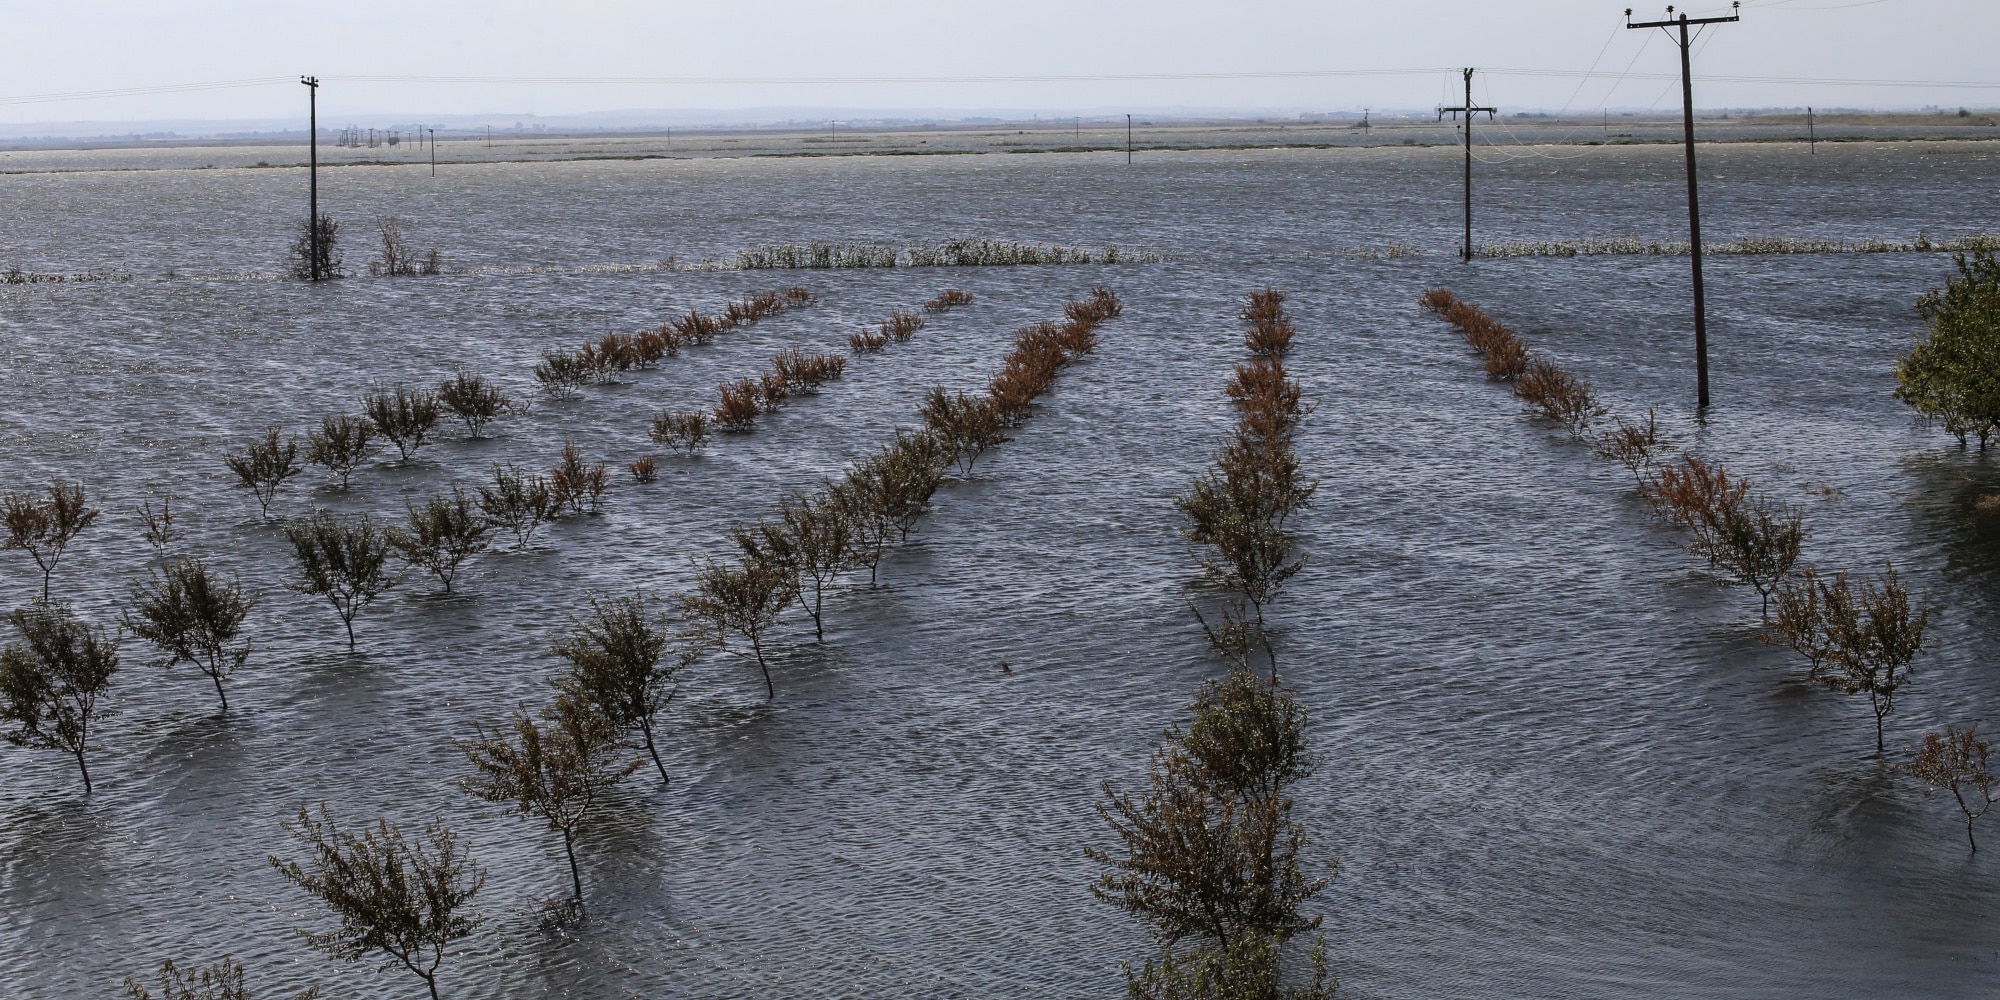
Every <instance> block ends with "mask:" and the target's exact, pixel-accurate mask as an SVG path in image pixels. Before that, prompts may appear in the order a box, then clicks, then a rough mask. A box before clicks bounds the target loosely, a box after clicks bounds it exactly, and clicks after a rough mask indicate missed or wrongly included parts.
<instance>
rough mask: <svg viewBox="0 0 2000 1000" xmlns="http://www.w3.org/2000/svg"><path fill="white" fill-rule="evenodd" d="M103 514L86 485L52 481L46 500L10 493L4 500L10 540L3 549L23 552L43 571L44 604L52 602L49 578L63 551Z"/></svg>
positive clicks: (0, 507)
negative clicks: (92, 500)
mask: <svg viewBox="0 0 2000 1000" xmlns="http://www.w3.org/2000/svg"><path fill="white" fill-rule="evenodd" d="M100 513H103V512H102V511H100V510H98V509H97V508H95V507H92V506H90V502H89V500H88V499H87V498H85V496H84V493H83V484H82V483H70V484H65V483H64V482H63V481H62V480H60V479H56V480H51V481H50V482H49V490H48V493H47V495H46V499H44V498H41V497H37V496H35V495H34V494H32V493H13V492H9V493H7V494H6V495H5V496H4V497H0V520H4V521H5V522H6V526H7V540H6V542H5V543H0V548H5V549H22V550H25V551H26V552H27V553H28V557H29V558H31V559H33V560H34V561H35V565H36V566H37V567H38V568H40V569H41V571H42V603H43V604H47V603H49V578H50V577H52V576H54V575H55V572H56V564H57V563H60V562H61V561H62V557H63V552H64V551H65V550H67V549H68V548H69V543H70V542H72V541H75V540H76V536H77V535H78V534H79V533H80V532H82V531H83V529H85V528H88V527H90V525H91V522H93V521H95V520H97V515H98V514H100Z"/></svg>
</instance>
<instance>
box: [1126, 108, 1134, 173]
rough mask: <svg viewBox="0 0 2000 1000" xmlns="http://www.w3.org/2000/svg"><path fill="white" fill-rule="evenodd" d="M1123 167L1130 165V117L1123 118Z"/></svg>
mask: <svg viewBox="0 0 2000 1000" xmlns="http://www.w3.org/2000/svg"><path fill="white" fill-rule="evenodd" d="M1125 165H1126V166H1128V167H1129V166H1131V165H1132V116H1131V115H1126V116H1125Z"/></svg>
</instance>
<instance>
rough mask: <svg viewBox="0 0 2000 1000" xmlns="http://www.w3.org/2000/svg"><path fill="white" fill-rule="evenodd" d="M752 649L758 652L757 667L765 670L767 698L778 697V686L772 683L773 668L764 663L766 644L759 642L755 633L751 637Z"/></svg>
mask: <svg viewBox="0 0 2000 1000" xmlns="http://www.w3.org/2000/svg"><path fill="white" fill-rule="evenodd" d="M750 649H751V650H752V651H753V652H755V653H756V654H757V668H758V669H760V670H762V671H764V697H765V699H766V700H767V701H768V700H772V699H775V698H777V697H778V688H777V685H775V684H772V683H771V668H770V667H769V666H768V665H767V664H765V663H764V644H763V643H761V642H758V641H757V637H756V636H754V635H753V636H751V637H750Z"/></svg>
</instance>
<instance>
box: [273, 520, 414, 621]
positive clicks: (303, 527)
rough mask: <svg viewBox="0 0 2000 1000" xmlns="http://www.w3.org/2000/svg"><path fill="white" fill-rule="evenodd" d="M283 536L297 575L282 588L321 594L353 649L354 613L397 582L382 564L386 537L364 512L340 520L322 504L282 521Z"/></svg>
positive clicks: (385, 556)
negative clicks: (309, 512) (299, 517)
mask: <svg viewBox="0 0 2000 1000" xmlns="http://www.w3.org/2000/svg"><path fill="white" fill-rule="evenodd" d="M285 537H286V538H287V539H288V540H290V541H291V543H292V552H293V555H294V556H295V557H296V558H297V560H298V564H299V577H298V579H297V580H294V581H292V582H290V583H287V584H285V587H286V588H287V589H289V590H292V591H294V592H296V593H300V594H308V595H312V596H315V597H324V598H326V599H327V601H328V603H330V604H332V605H333V610H334V613H335V614H338V615H339V616H340V623H341V624H342V625H345V626H346V627H347V648H348V651H349V652H352V651H353V650H354V616H355V615H357V614H360V613H361V609H362V608H365V607H367V606H368V605H370V604H372V603H374V602H375V599H376V598H377V597H380V596H382V594H383V592H384V591H387V590H388V589H389V588H390V587H393V586H395V585H396V580H395V578H394V577H392V576H390V575H389V573H388V570H387V567H386V564H387V562H388V559H389V539H388V537H387V536H386V535H384V534H383V533H382V532H380V531H378V530H376V528H375V522H374V521H372V520H370V519H369V517H368V515H366V514H363V515H361V516H360V517H359V518H356V519H354V520H352V521H349V522H347V523H344V524H343V523H341V521H340V519H339V518H336V517H334V516H333V512H332V511H329V510H326V509H324V508H321V509H317V510H314V511H313V513H312V516H311V517H308V518H304V519H302V520H298V521H292V522H290V523H288V524H286V525H285Z"/></svg>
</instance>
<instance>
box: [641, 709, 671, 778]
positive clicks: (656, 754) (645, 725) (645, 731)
mask: <svg viewBox="0 0 2000 1000" xmlns="http://www.w3.org/2000/svg"><path fill="white" fill-rule="evenodd" d="M639 732H640V734H642V735H644V736H645V737H646V753H648V754H650V755H651V756H652V758H653V766H654V767H657V768H659V769H660V784H662V785H671V784H673V782H672V781H670V780H668V779H667V765H665V764H662V763H660V751H658V750H656V749H654V748H653V722H652V720H651V719H640V720H639Z"/></svg>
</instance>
